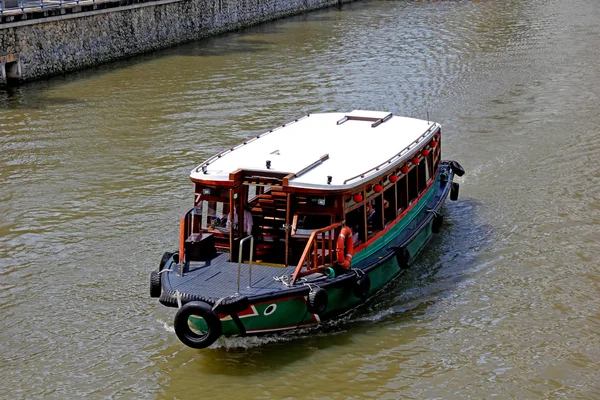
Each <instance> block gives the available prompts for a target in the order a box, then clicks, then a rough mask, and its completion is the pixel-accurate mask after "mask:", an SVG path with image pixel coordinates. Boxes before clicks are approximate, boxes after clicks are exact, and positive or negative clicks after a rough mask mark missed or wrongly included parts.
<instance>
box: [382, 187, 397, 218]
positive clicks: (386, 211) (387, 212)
mask: <svg viewBox="0 0 600 400" xmlns="http://www.w3.org/2000/svg"><path fill="white" fill-rule="evenodd" d="M383 199H384V203H383V205H384V207H383V216H384V223H385V225H386V226H387V224H389V223H390V222H392V221H393V220H394V219H396V216H397V215H398V208H397V206H396V191H395V190H394V186H393V185H392V186H390V187H389V188H388V189H386V190H385V191H384V192H383ZM386 204H387V207H385V205H386Z"/></svg>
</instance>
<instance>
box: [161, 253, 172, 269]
mask: <svg viewBox="0 0 600 400" xmlns="http://www.w3.org/2000/svg"><path fill="white" fill-rule="evenodd" d="M173 254H174V253H169V252H168V251H167V252H165V254H163V256H162V258H161V259H160V264H159V265H158V270H159V271H162V270H163V268H164V267H165V265H166V264H167V262H168V261H169V260H170V259H171V257H173Z"/></svg>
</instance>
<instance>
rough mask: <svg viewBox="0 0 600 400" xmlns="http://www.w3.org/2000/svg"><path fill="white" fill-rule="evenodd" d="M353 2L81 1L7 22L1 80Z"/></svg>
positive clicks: (0, 40) (0, 43) (2, 31)
mask: <svg viewBox="0 0 600 400" xmlns="http://www.w3.org/2000/svg"><path fill="white" fill-rule="evenodd" d="M350 1H352V0H342V1H340V0H163V1H150V2H147V3H141V4H130V5H119V6H118V7H114V8H104V9H98V7H97V5H94V6H93V8H94V9H91V10H90V8H91V6H90V7H88V8H87V9H86V7H77V8H75V9H73V10H68V13H65V10H63V11H61V10H57V11H55V12H54V14H58V15H51V14H52V13H45V14H44V15H43V16H42V17H41V18H40V16H39V15H37V17H36V16H32V17H30V18H28V19H25V20H20V21H15V22H3V23H1V24H0V86H4V85H5V84H6V83H7V80H10V81H12V80H15V81H27V80H33V79H39V78H42V77H47V76H51V75H56V74H61V73H64V72H68V71H74V70H77V69H82V68H86V67H90V66H94V65H98V64H101V63H105V62H108V61H113V60H116V59H119V58H124V57H129V56H132V55H136V54H141V53H145V52H149V51H153V50H157V49H161V48H166V47H169V46H173V45H175V44H177V43H182V42H186V41H190V40H194V39H198V38H201V37H205V36H209V35H213V34H217V33H220V32H225V31H230V30H235V29H239V28H241V27H244V26H249V25H253V24H258V23H260V22H265V21H268V20H273V19H277V18H281V17H284V16H288V15H293V14H300V13H303V12H306V11H310V10H315V9H319V8H324V7H328V6H333V5H336V4H339V3H348V2H350ZM120 4H123V2H122V1H121V3H120ZM21 18H27V16H21Z"/></svg>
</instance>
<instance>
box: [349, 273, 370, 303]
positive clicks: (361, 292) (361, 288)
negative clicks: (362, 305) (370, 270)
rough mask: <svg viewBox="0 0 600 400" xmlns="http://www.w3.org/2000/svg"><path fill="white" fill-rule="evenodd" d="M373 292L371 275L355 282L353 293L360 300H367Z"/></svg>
mask: <svg viewBox="0 0 600 400" xmlns="http://www.w3.org/2000/svg"><path fill="white" fill-rule="evenodd" d="M370 290H371V278H369V275H367V274H362V275H361V276H360V277H359V278H358V279H356V280H355V281H354V287H353V288H352V293H354V295H355V296H356V297H358V298H359V299H362V300H364V299H366V298H367V297H369V291H370Z"/></svg>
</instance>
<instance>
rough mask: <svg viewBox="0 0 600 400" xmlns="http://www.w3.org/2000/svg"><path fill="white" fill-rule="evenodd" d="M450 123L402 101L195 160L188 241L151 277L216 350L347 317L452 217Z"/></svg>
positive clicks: (284, 129)
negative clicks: (404, 107)
mask: <svg viewBox="0 0 600 400" xmlns="http://www.w3.org/2000/svg"><path fill="white" fill-rule="evenodd" d="M441 144H442V137H441V125H440V124H439V123H436V122H431V121H426V120H422V119H415V118H408V117H402V116H396V115H393V114H392V113H390V112H382V111H367V110H354V111H352V112H348V113H343V112H330V113H316V114H309V115H305V116H303V117H301V118H298V119H295V120H293V121H291V122H289V123H286V124H283V125H281V126H279V127H277V128H275V129H272V130H269V131H267V132H264V133H261V134H259V135H256V136H253V137H250V138H249V139H247V140H245V141H243V142H242V143H239V144H238V145H236V146H233V147H230V148H227V149H224V150H223V151H221V152H220V153H218V154H216V155H214V156H212V157H210V158H209V159H207V160H206V161H204V162H203V163H202V164H200V165H199V166H198V167H196V168H194V169H193V170H192V171H191V174H190V178H191V181H192V183H193V188H194V195H193V204H191V208H190V209H189V210H187V211H186V212H185V213H184V214H183V216H182V218H181V220H180V224H179V248H178V249H174V250H175V251H172V252H166V253H165V254H164V255H163V256H162V259H161V261H160V263H159V267H158V268H157V269H156V270H154V271H152V273H151V275H150V295H151V296H152V297H158V298H159V301H160V303H161V304H163V305H165V306H167V307H174V308H177V312H176V314H175V318H174V330H175V333H176V335H177V337H178V338H179V339H180V340H181V342H183V343H184V344H185V345H187V346H189V347H192V348H197V349H202V348H206V347H208V346H210V345H212V344H213V343H214V342H215V341H216V340H217V339H218V338H219V337H221V336H225V337H231V336H246V335H260V334H273V333H277V332H281V331H286V330H291V329H298V328H305V327H310V326H315V325H318V324H320V323H323V322H324V321H327V320H332V319H335V318H339V316H340V315H342V314H344V313H346V312H348V311H349V310H352V309H354V308H356V307H357V306H359V305H360V304H362V303H364V302H365V301H367V300H368V299H369V298H370V297H372V296H374V295H376V294H377V293H378V292H379V291H381V289H382V288H384V287H385V286H386V285H388V284H390V282H392V281H393V280H394V279H395V278H397V277H398V276H400V275H401V274H402V272H403V271H404V270H406V269H407V268H409V267H410V266H411V264H412V263H413V261H414V259H415V257H416V256H417V254H418V253H419V252H420V251H421V249H423V247H424V246H425V245H426V244H427V242H428V241H429V239H430V238H431V237H432V235H434V234H437V233H438V232H440V228H441V226H442V224H443V215H442V213H441V208H442V206H443V204H444V201H445V200H446V198H447V197H448V196H449V197H450V199H451V200H456V199H457V198H458V193H459V184H458V183H457V182H454V177H455V176H461V175H462V174H463V173H464V169H463V168H462V166H461V165H460V164H459V163H458V162H456V161H443V160H442V159H441V147H442V146H441Z"/></svg>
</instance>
